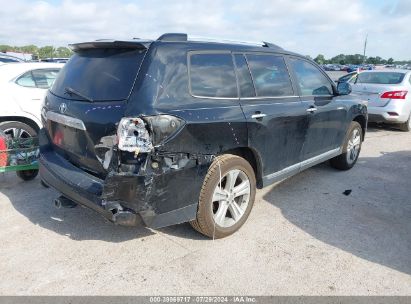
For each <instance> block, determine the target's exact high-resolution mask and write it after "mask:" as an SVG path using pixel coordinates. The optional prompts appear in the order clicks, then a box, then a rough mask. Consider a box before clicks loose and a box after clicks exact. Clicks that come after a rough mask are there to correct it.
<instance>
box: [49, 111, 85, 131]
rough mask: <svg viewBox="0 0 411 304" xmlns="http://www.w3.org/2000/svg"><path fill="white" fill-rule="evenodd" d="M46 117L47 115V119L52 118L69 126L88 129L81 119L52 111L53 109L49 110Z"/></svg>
mask: <svg viewBox="0 0 411 304" xmlns="http://www.w3.org/2000/svg"><path fill="white" fill-rule="evenodd" d="M46 117H47V120H52V121H55V122H57V123H60V124H62V125H65V126H68V127H72V128H75V129H79V130H83V131H86V126H85V125H84V123H83V122H82V121H81V120H80V119H77V118H74V117H70V116H67V115H62V114H59V113H56V112H51V111H48V112H47V113H46Z"/></svg>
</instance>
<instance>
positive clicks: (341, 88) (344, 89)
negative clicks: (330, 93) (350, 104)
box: [337, 82, 352, 95]
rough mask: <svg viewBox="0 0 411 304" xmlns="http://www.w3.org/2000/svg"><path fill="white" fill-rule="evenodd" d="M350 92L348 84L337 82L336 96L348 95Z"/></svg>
mask: <svg viewBox="0 0 411 304" xmlns="http://www.w3.org/2000/svg"><path fill="white" fill-rule="evenodd" d="M351 92H352V88H351V85H350V84H349V83H348V82H339V83H338V85H337V93H338V95H348V94H350V93H351Z"/></svg>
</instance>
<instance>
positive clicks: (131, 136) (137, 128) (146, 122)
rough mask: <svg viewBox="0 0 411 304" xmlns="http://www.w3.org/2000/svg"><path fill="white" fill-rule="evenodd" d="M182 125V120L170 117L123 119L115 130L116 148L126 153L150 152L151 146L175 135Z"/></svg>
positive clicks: (156, 116)
mask: <svg viewBox="0 0 411 304" xmlns="http://www.w3.org/2000/svg"><path fill="white" fill-rule="evenodd" d="M184 123H185V122H184V120H182V119H180V118H178V117H175V116H171V115H155V116H144V117H141V118H129V117H128V118H123V119H121V121H120V123H119V125H118V128H117V140H118V147H119V149H120V150H122V151H128V152H135V153H147V152H150V151H151V150H152V149H153V146H157V145H159V144H162V143H164V142H165V141H166V140H167V139H169V138H170V137H172V136H173V135H175V134H176V133H177V132H178V131H179V130H180V129H181V127H182V126H183V125H184Z"/></svg>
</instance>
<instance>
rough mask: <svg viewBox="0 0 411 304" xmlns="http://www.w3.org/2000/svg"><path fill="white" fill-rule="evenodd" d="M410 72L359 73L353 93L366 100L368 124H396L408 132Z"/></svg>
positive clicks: (410, 104) (410, 88)
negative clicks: (369, 122)
mask: <svg viewBox="0 0 411 304" xmlns="http://www.w3.org/2000/svg"><path fill="white" fill-rule="evenodd" d="M410 75H411V71H407V70H375V71H364V72H361V73H360V74H359V75H358V77H357V79H356V81H355V82H354V84H353V85H352V89H353V92H355V93H356V94H359V95H360V96H361V97H362V98H364V99H366V100H368V113H369V120H370V121H372V122H385V123H392V124H396V125H397V126H398V127H399V128H400V129H401V130H404V131H410V130H411V119H410V116H411V95H410V94H409V92H410V91H411V79H410Z"/></svg>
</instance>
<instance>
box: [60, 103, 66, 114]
mask: <svg viewBox="0 0 411 304" xmlns="http://www.w3.org/2000/svg"><path fill="white" fill-rule="evenodd" d="M59 110H60V113H61V114H64V113H66V111H67V105H66V104H65V103H64V102H63V103H62V104H60V106H59Z"/></svg>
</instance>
